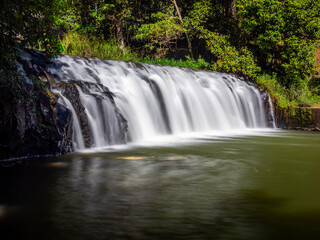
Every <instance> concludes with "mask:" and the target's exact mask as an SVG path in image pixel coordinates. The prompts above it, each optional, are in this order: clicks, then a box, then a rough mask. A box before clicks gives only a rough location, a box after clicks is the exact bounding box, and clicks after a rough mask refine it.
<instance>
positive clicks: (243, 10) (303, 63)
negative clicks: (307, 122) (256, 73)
mask: <svg viewBox="0 0 320 240" xmlns="http://www.w3.org/2000/svg"><path fill="white" fill-rule="evenodd" d="M237 9H238V12H237V16H238V18H239V26H240V28H241V30H242V36H244V39H245V42H246V43H247V45H249V46H250V48H251V49H252V50H253V52H254V53H255V55H256V56H257V58H258V60H259V63H260V65H261V66H262V67H263V68H264V69H267V70H269V71H270V72H271V71H273V72H276V73H278V76H279V77H280V79H281V80H282V84H283V85H285V86H287V87H289V86H290V85H295V86H299V85H303V84H305V83H306V82H307V81H308V79H309V78H310V76H311V75H312V74H313V73H314V70H315V57H314V54H313V53H314V50H315V49H316V47H317V40H319V37H320V1H319V0H306V1H299V0H256V1H249V0H238V1H237Z"/></svg>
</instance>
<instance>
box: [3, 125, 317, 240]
mask: <svg viewBox="0 0 320 240" xmlns="http://www.w3.org/2000/svg"><path fill="white" fill-rule="evenodd" d="M6 165H8V164H6ZM0 239H320V134H316V133H305V132H295V131H292V132H282V131H281V132H280V131H279V132H277V133H272V134H267V136H247V137H245V136H242V137H234V138H220V139H206V140H204V139H203V140H201V139H197V141H195V142H194V143H192V141H191V142H190V141H187V142H185V143H183V142H181V143H179V144H177V145H172V146H167V147H140V148H135V149H131V150H126V151H114V152H111V153H103V152H101V153H87V154H71V155H67V156H63V157H59V158H53V159H39V160H35V161H28V162H22V163H21V164H17V165H16V166H13V167H2V168H0Z"/></svg>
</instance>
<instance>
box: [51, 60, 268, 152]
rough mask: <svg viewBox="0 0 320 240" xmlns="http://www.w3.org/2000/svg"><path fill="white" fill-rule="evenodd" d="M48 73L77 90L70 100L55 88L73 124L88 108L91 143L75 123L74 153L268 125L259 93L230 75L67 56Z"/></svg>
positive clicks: (253, 87)
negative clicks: (181, 135) (87, 148)
mask: <svg viewBox="0 0 320 240" xmlns="http://www.w3.org/2000/svg"><path fill="white" fill-rule="evenodd" d="M50 70H51V73H52V74H53V76H54V77H55V79H56V81H57V82H69V83H70V82H72V85H73V86H75V87H74V88H73V91H76V92H77V93H76V94H74V95H71V94H69V95H70V96H67V95H68V92H67V91H65V90H62V89H61V88H59V86H58V87H56V89H57V91H58V92H59V93H60V95H61V97H62V99H61V103H62V104H64V105H65V106H66V107H67V108H69V109H70V110H71V112H72V115H73V118H75V116H78V117H79V114H80V112H79V111H80V110H79V109H82V108H84V111H83V114H82V115H83V116H85V118H86V121H87V123H88V124H87V125H88V128H89V134H87V135H90V136H88V137H89V138H90V140H89V141H87V142H89V143H85V142H86V140H84V139H83V138H86V137H82V136H83V135H85V134H83V133H82V132H81V131H84V129H83V127H82V126H81V120H78V119H74V120H73V131H75V133H74V134H73V141H74V145H75V148H76V149H82V148H84V147H102V146H107V145H114V144H121V143H125V142H127V141H132V142H138V141H146V140H148V139H151V138H153V137H157V136H161V135H168V134H172V135H176V134H181V133H189V132H209V131H230V130H238V129H247V128H266V127H267V125H268V124H267V120H266V111H265V107H264V102H263V100H262V95H261V93H260V91H259V90H258V89H257V88H256V87H255V86H254V85H253V84H251V83H248V82H244V81H242V80H240V79H238V78H236V77H234V76H231V75H227V74H221V73H215V72H209V71H196V70H191V69H185V68H179V67H165V66H156V65H149V64H140V63H131V62H122V61H110V60H101V59H97V58H89V59H84V58H80V57H73V56H67V55H63V56H59V57H58V58H57V59H55V60H54V64H53V65H52V67H51V68H50ZM75 95H77V96H79V98H78V99H79V100H78V101H80V102H78V101H77V100H76V98H75V97H74V96H75ZM79 104H80V105H81V106H80V107H79V106H78V107H77V108H74V106H70V105H79ZM76 109H78V110H76ZM77 111H78V112H77ZM79 121H80V123H79ZM82 125H85V124H82ZM79 131H80V132H79ZM88 137H87V138H88Z"/></svg>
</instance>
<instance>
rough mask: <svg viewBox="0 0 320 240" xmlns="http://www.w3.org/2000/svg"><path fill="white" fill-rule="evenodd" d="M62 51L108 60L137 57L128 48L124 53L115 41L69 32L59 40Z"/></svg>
mask: <svg viewBox="0 0 320 240" xmlns="http://www.w3.org/2000/svg"><path fill="white" fill-rule="evenodd" d="M61 43H62V45H63V53H64V54H69V55H76V56H81V57H97V58H102V59H110V60H130V59H133V58H137V55H136V54H135V53H133V52H132V51H131V50H130V49H129V48H126V49H125V54H123V52H122V51H121V50H120V49H119V46H118V44H117V43H116V41H105V40H104V39H103V38H97V37H93V36H92V37H88V36H86V35H83V34H79V33H75V32H73V33H69V34H66V35H65V36H64V38H63V39H62V40H61Z"/></svg>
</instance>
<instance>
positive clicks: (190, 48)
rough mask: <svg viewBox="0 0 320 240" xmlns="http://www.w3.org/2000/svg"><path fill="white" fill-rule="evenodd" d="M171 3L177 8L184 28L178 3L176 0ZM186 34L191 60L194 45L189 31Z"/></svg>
mask: <svg viewBox="0 0 320 240" xmlns="http://www.w3.org/2000/svg"><path fill="white" fill-rule="evenodd" d="M171 2H172V3H173V4H174V7H175V9H176V11H177V14H178V17H179V20H180V23H181V26H182V27H183V20H182V17H181V13H180V10H179V7H178V5H177V2H176V0H171ZM184 33H185V34H186V38H187V42H188V48H189V52H190V55H191V58H193V53H192V45H191V41H190V38H189V35H188V33H187V31H184Z"/></svg>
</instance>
